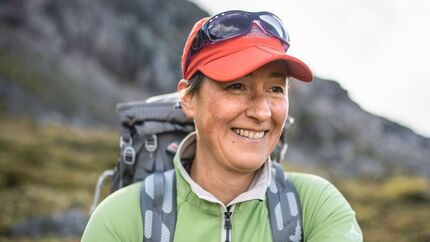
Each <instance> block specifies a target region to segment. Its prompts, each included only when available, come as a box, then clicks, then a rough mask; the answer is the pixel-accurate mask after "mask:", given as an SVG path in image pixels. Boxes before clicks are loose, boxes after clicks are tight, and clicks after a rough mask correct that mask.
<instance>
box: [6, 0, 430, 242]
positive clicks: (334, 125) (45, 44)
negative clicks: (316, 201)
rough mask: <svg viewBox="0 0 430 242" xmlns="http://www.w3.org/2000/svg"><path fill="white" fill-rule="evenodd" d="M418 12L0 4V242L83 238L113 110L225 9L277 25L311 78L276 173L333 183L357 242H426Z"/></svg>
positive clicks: (167, 83) (52, 1)
mask: <svg viewBox="0 0 430 242" xmlns="http://www.w3.org/2000/svg"><path fill="white" fill-rule="evenodd" d="M428 7H429V5H428V4H426V3H424V1H418V0H415V1H408V2H407V3H406V2H405V1H388V0H377V1H370V0H367V1H366V0H360V1H340V0H339V1H336V0H330V1H316V0H302V1H293V0H286V1H278V0H274V1H270V2H268V1H261V2H257V1H254V0H252V1H224V0H222V1H210V2H209V1H206V2H205V1H202V0H195V1H186V0H139V1H138V0H121V1H120V0H91V1H88V0H72V1H59V0H31V1H25V0H0V117H1V118H0V241H79V240H80V236H81V234H82V231H83V229H84V227H85V224H86V222H87V219H88V211H89V208H90V205H91V201H92V198H93V192H94V187H95V184H96V181H97V177H98V175H100V174H101V172H102V171H103V170H105V169H110V168H112V167H114V165H115V163H116V160H117V157H118V152H119V144H118V140H119V130H118V127H119V122H118V118H117V117H116V113H115V105H116V104H117V103H118V102H123V101H131V100H143V99H145V98H147V97H150V96H152V95H156V94H161V93H166V92H172V91H175V89H176V84H177V81H178V80H179V78H180V63H179V62H180V56H181V52H182V46H183V44H184V42H185V39H186V36H187V35H188V32H189V30H190V29H191V27H192V25H193V23H194V22H195V21H196V20H198V19H200V18H202V17H205V16H208V15H211V14H215V13H217V12H220V11H223V10H228V9H244V10H251V11H260V10H269V11H272V12H274V13H275V14H277V15H278V16H280V17H281V19H282V20H283V21H284V22H285V24H286V26H287V28H288V30H289V32H290V35H291V38H292V46H291V49H290V53H292V54H294V55H296V56H298V57H299V58H301V59H303V60H304V61H305V62H307V63H309V65H310V67H311V69H313V70H314V71H315V74H316V78H315V80H314V82H313V83H312V84H310V85H307V84H302V83H299V82H293V85H292V87H291V89H290V103H291V107H290V109H291V110H290V113H291V116H293V117H294V118H295V123H294V125H293V126H292V127H291V129H290V132H289V136H288V139H289V150H288V157H287V162H286V164H285V166H286V168H287V169H289V170H296V171H304V172H312V173H315V174H318V175H320V176H323V177H325V178H327V179H329V180H330V181H332V182H333V183H334V184H335V185H336V186H337V187H338V188H339V190H341V192H342V193H343V194H344V195H345V197H346V198H347V199H348V200H349V201H350V203H351V205H352V207H353V208H354V210H355V211H356V212H357V218H358V220H359V223H360V225H361V227H362V230H363V232H364V239H365V241H394V240H396V241H400V242H402V241H423V242H424V241H430V139H429V138H428V137H429V136H430V130H429V125H428V123H429V122H430V118H429V117H430V113H429V111H428V110H429V109H428V108H427V107H426V105H427V104H429V103H430V100H429V95H427V92H426V90H429V86H428V85H429V84H428V83H430V82H428V81H429V74H428V71H427V69H426V68H425V65H428V61H427V56H428V54H430V53H429V52H430V51H429V49H430V46H429V45H428V40H429V35H428V33H426V31H425V29H427V28H428V27H429V26H430V17H428V16H426V14H425V13H427V12H428V11H425V9H427V10H428V9H429V8H428ZM427 15H428V14H427ZM426 27H427V28H426ZM427 32H428V31H427Z"/></svg>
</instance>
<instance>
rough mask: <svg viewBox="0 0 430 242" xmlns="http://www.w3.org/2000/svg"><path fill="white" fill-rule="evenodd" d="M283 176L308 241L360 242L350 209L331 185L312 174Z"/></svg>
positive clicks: (359, 234)
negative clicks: (294, 192)
mask: <svg viewBox="0 0 430 242" xmlns="http://www.w3.org/2000/svg"><path fill="white" fill-rule="evenodd" d="M286 174H287V176H288V178H289V179H290V180H291V181H292V182H293V184H294V186H295V188H296V190H297V193H298V196H299V200H300V204H301V208H302V219H303V226H304V230H305V231H304V232H305V237H306V238H308V241H319V242H320V241H362V234H361V231H360V227H359V225H358V223H357V220H356V217H355V212H354V210H353V209H352V208H351V206H350V204H349V203H348V201H347V200H346V199H345V197H344V196H343V195H342V193H341V192H340V191H339V190H338V189H337V188H336V187H335V186H334V185H333V184H332V183H331V182H329V181H328V180H326V179H325V178H322V177H320V176H316V175H312V174H306V173H295V172H287V173H286Z"/></svg>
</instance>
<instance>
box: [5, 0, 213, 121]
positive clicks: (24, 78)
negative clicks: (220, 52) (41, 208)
mask: <svg viewBox="0 0 430 242" xmlns="http://www.w3.org/2000/svg"><path fill="white" fill-rule="evenodd" d="M206 15H207V14H206V13H205V12H203V11H202V10H200V9H199V8H197V7H196V6H195V5H194V4H192V3H190V2H187V1H173V0H144V1H142V0H127V1H121V0H91V1H87V0H74V1H58V0H34V1H33V0H32V1H20V0H1V1H0V94H1V95H0V97H1V98H0V103H1V107H2V108H3V109H5V110H6V111H7V112H11V113H25V114H30V115H32V116H34V117H35V118H37V119H40V120H46V119H48V120H52V119H55V120H59V121H68V122H72V123H77V124H81V123H84V124H88V123H90V124H91V123H92V124H95V123H98V124H99V123H110V124H113V123H115V122H116V117H115V113H114V112H113V110H114V107H115V104H116V103H117V102H119V101H124V100H135V99H140V98H144V97H147V96H149V95H151V94H153V93H160V92H167V91H173V90H175V88H176V86H175V85H176V83H177V80H178V78H179V77H180V67H179V64H178V63H179V60H180V54H181V52H182V46H183V44H184V42H185V39H186V35H187V34H188V31H189V30H190V29H191V27H192V25H193V23H194V22H195V21H196V20H197V19H200V18H202V17H203V16H206Z"/></svg>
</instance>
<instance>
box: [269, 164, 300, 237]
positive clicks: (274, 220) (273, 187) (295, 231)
mask: <svg viewBox="0 0 430 242" xmlns="http://www.w3.org/2000/svg"><path fill="white" fill-rule="evenodd" d="M272 166H273V167H272V181H271V184H270V188H269V189H268V190H267V192H266V196H267V206H268V209H269V217H270V226H271V230H272V238H273V241H274V242H285V241H291V242H302V241H303V230H302V219H301V207H300V200H299V197H298V195H297V191H296V189H295V187H294V184H293V183H292V182H291V181H290V179H288V177H286V176H285V173H284V171H283V169H282V167H281V166H280V165H279V164H277V163H272Z"/></svg>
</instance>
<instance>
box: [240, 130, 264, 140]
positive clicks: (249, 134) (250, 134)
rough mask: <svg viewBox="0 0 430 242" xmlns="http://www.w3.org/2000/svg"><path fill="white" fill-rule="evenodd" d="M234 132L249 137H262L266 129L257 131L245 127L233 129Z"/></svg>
mask: <svg viewBox="0 0 430 242" xmlns="http://www.w3.org/2000/svg"><path fill="white" fill-rule="evenodd" d="M233 132H235V133H236V134H238V135H240V136H242V137H246V138H248V139H262V138H263V136H264V131H260V132H255V131H252V130H245V129H233Z"/></svg>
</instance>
